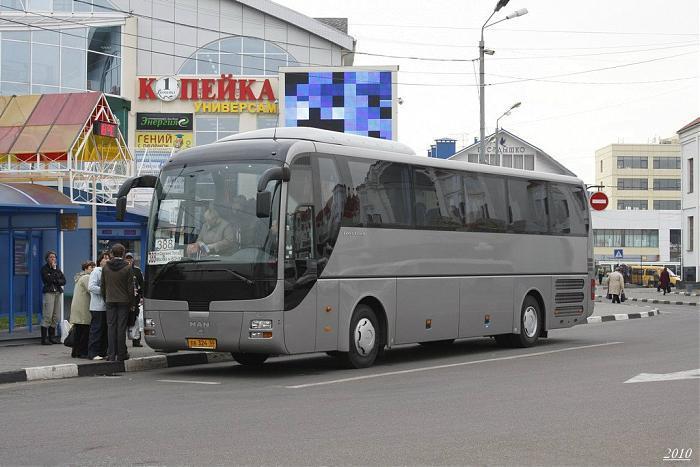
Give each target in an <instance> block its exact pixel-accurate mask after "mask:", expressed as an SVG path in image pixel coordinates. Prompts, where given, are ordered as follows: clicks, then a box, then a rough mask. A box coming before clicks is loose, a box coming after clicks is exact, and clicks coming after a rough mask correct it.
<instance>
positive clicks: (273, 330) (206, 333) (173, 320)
mask: <svg viewBox="0 0 700 467" xmlns="http://www.w3.org/2000/svg"><path fill="white" fill-rule="evenodd" d="M283 315H284V312H282V311H268V312H259V311H255V312H245V311H244V312H236V311H216V312H214V311H207V312H199V311H197V312H195V311H153V310H150V311H145V312H144V334H145V337H146V343H147V344H148V345H149V346H150V347H152V348H154V349H158V350H163V351H176V350H210V351H216V352H234V353H263V354H270V355H279V354H286V353H288V352H287V349H286V347H285V345H284V326H283V324H284V321H283V319H284V316H283Z"/></svg>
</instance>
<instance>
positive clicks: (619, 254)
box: [613, 248, 624, 259]
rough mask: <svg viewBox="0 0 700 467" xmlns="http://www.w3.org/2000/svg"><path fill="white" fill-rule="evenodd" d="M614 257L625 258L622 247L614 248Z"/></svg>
mask: <svg viewBox="0 0 700 467" xmlns="http://www.w3.org/2000/svg"><path fill="white" fill-rule="evenodd" d="M613 257H614V258H615V259H622V258H624V255H623V254H622V248H615V249H614V250H613Z"/></svg>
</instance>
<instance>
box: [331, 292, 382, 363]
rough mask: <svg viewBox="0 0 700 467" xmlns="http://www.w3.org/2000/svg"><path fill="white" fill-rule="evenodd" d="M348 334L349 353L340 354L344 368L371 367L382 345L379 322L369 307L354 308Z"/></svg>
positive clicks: (361, 305) (359, 306) (363, 305)
mask: <svg viewBox="0 0 700 467" xmlns="http://www.w3.org/2000/svg"><path fill="white" fill-rule="evenodd" d="M349 332H350V343H349V347H350V351H349V352H343V353H342V354H341V357H342V361H343V363H344V364H345V366H347V367H348V368H367V367H369V366H372V364H373V363H374V361H375V360H376V359H377V355H378V354H379V347H380V346H381V345H382V344H381V334H380V332H381V331H380V327H379V320H377V315H376V314H375V313H374V310H373V309H372V308H371V307H370V306H368V305H365V304H360V305H358V306H357V308H355V311H354V312H353V314H352V319H351V320H350V329H349Z"/></svg>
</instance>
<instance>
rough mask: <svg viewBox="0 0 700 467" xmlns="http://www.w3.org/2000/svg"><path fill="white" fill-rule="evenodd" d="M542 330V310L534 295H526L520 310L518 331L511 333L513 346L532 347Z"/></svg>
mask: <svg viewBox="0 0 700 467" xmlns="http://www.w3.org/2000/svg"><path fill="white" fill-rule="evenodd" d="M540 331H542V310H541V309H540V304H539V303H538V302H537V300H536V299H535V297H533V296H531V295H528V296H527V297H525V300H523V306H522V308H521V310H520V333H519V334H511V341H512V343H513V344H512V345H513V347H532V346H533V345H535V344H536V343H537V338H538V337H539V336H540Z"/></svg>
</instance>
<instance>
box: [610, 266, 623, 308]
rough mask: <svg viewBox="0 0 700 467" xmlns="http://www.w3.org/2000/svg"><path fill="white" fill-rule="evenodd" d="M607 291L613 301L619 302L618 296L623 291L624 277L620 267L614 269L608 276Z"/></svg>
mask: <svg viewBox="0 0 700 467" xmlns="http://www.w3.org/2000/svg"><path fill="white" fill-rule="evenodd" d="M608 293H609V294H610V295H612V302H613V303H620V296H621V295H622V294H623V293H625V278H624V276H623V275H622V273H621V272H620V268H617V269H615V270H614V271H613V272H611V273H610V275H609V276H608Z"/></svg>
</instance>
